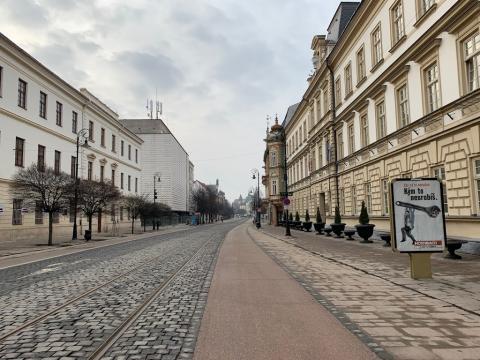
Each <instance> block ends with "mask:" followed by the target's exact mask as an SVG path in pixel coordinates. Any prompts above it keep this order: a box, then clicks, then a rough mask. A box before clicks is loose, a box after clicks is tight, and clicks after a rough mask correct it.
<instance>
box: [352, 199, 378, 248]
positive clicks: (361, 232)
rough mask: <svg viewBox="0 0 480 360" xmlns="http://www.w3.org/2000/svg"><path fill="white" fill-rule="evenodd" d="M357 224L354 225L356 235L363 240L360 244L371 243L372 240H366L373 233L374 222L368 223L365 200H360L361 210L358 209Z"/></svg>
mask: <svg viewBox="0 0 480 360" xmlns="http://www.w3.org/2000/svg"><path fill="white" fill-rule="evenodd" d="M358 222H359V223H360V224H359V225H355V227H356V228H357V233H358V236H360V237H361V238H362V239H363V240H362V241H361V243H362V244H371V243H372V242H373V241H371V240H368V239H369V238H370V237H372V235H373V228H374V227H375V225H374V224H370V218H369V217H368V211H367V207H366V206H365V201H362V210H361V211H360V216H359V218H358Z"/></svg>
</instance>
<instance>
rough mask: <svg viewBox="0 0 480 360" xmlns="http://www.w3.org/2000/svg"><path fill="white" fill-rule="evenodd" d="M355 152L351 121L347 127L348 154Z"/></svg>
mask: <svg viewBox="0 0 480 360" xmlns="http://www.w3.org/2000/svg"><path fill="white" fill-rule="evenodd" d="M354 152H355V129H354V127H353V121H352V123H351V124H349V125H348V153H349V154H353V153H354Z"/></svg>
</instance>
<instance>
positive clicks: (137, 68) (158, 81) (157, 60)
mask: <svg viewBox="0 0 480 360" xmlns="http://www.w3.org/2000/svg"><path fill="white" fill-rule="evenodd" d="M116 61H117V62H118V63H120V64H123V65H125V66H127V67H128V68H130V69H133V70H134V72H135V73H136V74H137V75H138V76H139V79H135V81H138V82H143V83H148V86H150V87H152V86H153V87H155V86H157V87H158V88H159V89H160V90H163V91H168V90H172V89H174V88H175V87H176V86H178V85H180V82H181V81H182V79H183V74H182V73H181V72H180V70H179V69H178V68H177V67H176V66H175V65H174V63H173V61H172V60H171V59H170V58H168V57H166V56H164V55H161V54H148V53H144V52H135V51H125V52H122V53H118V54H117V55H116Z"/></svg>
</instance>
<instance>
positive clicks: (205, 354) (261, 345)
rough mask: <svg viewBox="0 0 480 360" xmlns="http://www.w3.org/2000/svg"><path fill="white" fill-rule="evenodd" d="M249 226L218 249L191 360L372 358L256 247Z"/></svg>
mask: <svg viewBox="0 0 480 360" xmlns="http://www.w3.org/2000/svg"><path fill="white" fill-rule="evenodd" d="M248 226H249V225H248V224H244V225H241V226H239V227H237V228H235V229H234V230H233V231H231V232H230V233H229V234H228V235H227V237H226V239H225V242H224V245H223V246H222V249H221V251H220V255H219V258H218V261H217V266H216V268H215V272H214V275H213V279H212V285H211V287H210V292H209V294H208V300H207V307H206V309H205V312H204V315H203V319H202V323H201V327H200V333H199V337H198V340H197V346H196V348H195V355H194V359H195V360H204V359H206V360H217V359H218V360H242V359H245V360H247V359H248V360H257V359H268V360H271V359H275V360H282V359H288V360H291V359H308V360H311V359H326V360H328V359H339V360H340V359H341V360H348V359H352V360H353V359H355V360H361V359H376V358H377V356H376V355H375V353H374V352H372V351H370V350H369V349H368V347H367V346H366V345H365V344H363V343H362V342H361V341H360V340H359V339H358V338H357V337H356V336H355V335H353V334H351V333H350V332H349V331H348V330H347V329H345V328H344V327H343V326H342V324H341V323H339V322H338V321H337V319H335V317H333V316H332V315H331V314H330V313H329V312H328V311H326V310H325V309H324V308H323V307H322V306H320V305H319V304H318V303H317V302H316V301H315V299H313V298H312V297H311V296H310V294H308V293H307V292H306V291H305V290H304V289H303V288H302V287H301V286H300V285H299V284H298V283H297V282H296V281H295V280H294V279H292V278H291V276H289V275H288V274H287V273H286V272H285V271H283V270H282V269H281V268H280V267H279V266H278V265H277V264H275V263H274V262H273V261H272V259H270V258H269V257H268V256H267V255H266V254H265V253H264V252H263V251H262V250H261V249H260V248H259V247H258V246H257V245H255V243H254V242H253V241H252V240H251V239H250V238H249V236H248V234H247V232H246V230H247V228H248ZM262 236H264V235H262Z"/></svg>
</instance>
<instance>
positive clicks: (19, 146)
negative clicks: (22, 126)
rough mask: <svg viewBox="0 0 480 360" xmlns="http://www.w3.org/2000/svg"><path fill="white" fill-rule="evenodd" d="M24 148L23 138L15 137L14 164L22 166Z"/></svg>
mask: <svg viewBox="0 0 480 360" xmlns="http://www.w3.org/2000/svg"><path fill="white" fill-rule="evenodd" d="M24 150H25V140H24V139H22V138H19V137H17V138H16V139H15V166H20V167H23V153H24Z"/></svg>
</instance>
